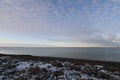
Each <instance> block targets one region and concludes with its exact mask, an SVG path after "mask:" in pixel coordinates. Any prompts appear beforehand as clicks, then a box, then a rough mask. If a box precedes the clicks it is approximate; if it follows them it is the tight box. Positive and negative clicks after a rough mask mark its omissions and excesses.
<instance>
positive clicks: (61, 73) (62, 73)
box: [54, 71, 64, 76]
mask: <svg viewBox="0 0 120 80" xmlns="http://www.w3.org/2000/svg"><path fill="white" fill-rule="evenodd" d="M61 75H64V72H63V71H55V72H54V76H61Z"/></svg>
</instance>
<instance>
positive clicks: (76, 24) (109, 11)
mask: <svg viewBox="0 0 120 80" xmlns="http://www.w3.org/2000/svg"><path fill="white" fill-rule="evenodd" d="M0 1H1V2H0V24H1V26H0V32H4V33H8V34H9V33H10V34H18V35H25V36H28V37H33V38H40V39H41V38H43V39H46V40H53V41H58V42H70V43H72V42H73V43H74V42H78V43H81V42H83V43H88V44H90V43H92V44H100V45H117V44H119V39H117V40H116V35H117V34H118V33H119V29H120V27H119V26H120V24H119V19H120V18H119V17H120V15H119V14H120V11H119V9H120V6H119V4H120V3H119V1H118V0H115V1H114V0H109V1H108V0H100V1H98V0H87V1H84V0H75V1H73V0H69V2H68V0H58V1H55V0H51V1H50V0H40V1H39V0H36V1H35V0H0ZM106 34H115V35H113V36H112V38H113V39H111V38H110V37H109V36H108V35H107V38H105V37H106ZM108 37H109V38H108Z"/></svg>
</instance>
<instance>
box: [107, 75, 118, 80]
mask: <svg viewBox="0 0 120 80" xmlns="http://www.w3.org/2000/svg"><path fill="white" fill-rule="evenodd" d="M109 80H120V77H119V76H115V75H109Z"/></svg>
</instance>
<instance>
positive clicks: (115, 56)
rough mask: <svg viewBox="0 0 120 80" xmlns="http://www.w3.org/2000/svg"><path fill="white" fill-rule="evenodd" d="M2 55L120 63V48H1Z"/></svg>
mask: <svg viewBox="0 0 120 80" xmlns="http://www.w3.org/2000/svg"><path fill="white" fill-rule="evenodd" d="M0 53H2V54H16V55H17V54H19V55H33V56H46V57H62V58H74V59H86V60H100V61H113V62H120V48H119V47H0Z"/></svg>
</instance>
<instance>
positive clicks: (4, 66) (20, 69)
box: [0, 56, 120, 80]
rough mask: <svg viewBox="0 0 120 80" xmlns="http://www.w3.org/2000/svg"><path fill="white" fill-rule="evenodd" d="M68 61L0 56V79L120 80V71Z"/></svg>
mask: <svg viewBox="0 0 120 80" xmlns="http://www.w3.org/2000/svg"><path fill="white" fill-rule="evenodd" d="M104 67H105V66H101V65H94V66H91V65H89V64H85V65H76V64H74V63H71V62H68V61H64V62H63V61H49V62H45V61H33V60H24V59H16V58H11V57H10V56H3V57H0V80H120V71H114V72H112V71H109V70H105V68H104Z"/></svg>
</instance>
